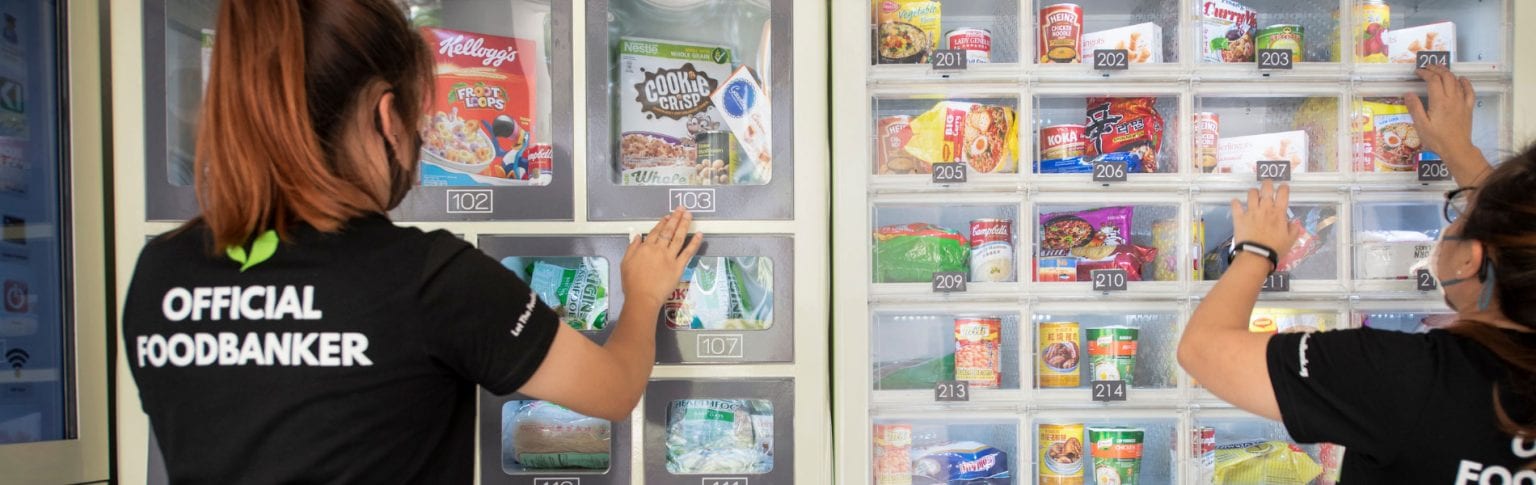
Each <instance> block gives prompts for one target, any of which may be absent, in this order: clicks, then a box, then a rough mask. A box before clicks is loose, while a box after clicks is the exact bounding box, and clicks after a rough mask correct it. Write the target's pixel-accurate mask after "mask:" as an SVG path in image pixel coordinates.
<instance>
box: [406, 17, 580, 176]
mask: <svg viewBox="0 0 1536 485" xmlns="http://www.w3.org/2000/svg"><path fill="white" fill-rule="evenodd" d="M421 32H422V35H423V36H425V37H426V40H427V45H428V46H429V47H430V48H431V49H432V52H433V56H432V57H433V60H434V61H435V63H436V80H437V84H436V90H435V91H434V93H435V94H434V95H433V97H432V101H431V103H430V106H429V107H428V110H427V113H426V114H427V116H426V119H425V120H423V126H422V138H423V140H422V141H423V146H422V155H423V157H422V161H423V163H424V164H426V165H428V166H432V167H437V169H431V168H424V169H423V184H424V185H456V184H457V183H456V180H454V179H453V178H452V175H451V174H470V175H475V176H479V177H481V178H477V179H475V181H476V182H479V183H481V184H485V183H492V184H496V182H499V181H502V180H520V181H531V180H533V179H535V178H536V177H537V176H538V175H539V174H540V173H541V172H543V171H547V170H549V168H550V167H548V166H547V165H549V158H550V157H549V155H550V152H549V150H548V147H547V146H538V145H537V144H538V143H539V142H540V141H539V140H534V139H533V136H532V133H533V128H534V126H535V124H536V123H535V122H536V120H535V118H534V113H533V103H534V97H535V96H536V91H535V89H534V88H535V86H534V79H533V77H532V76H533V74H534V72H535V71H536V68H537V66H536V65H535V56H536V54H535V53H536V52H537V49H536V48H535V46H536V45H537V44H536V43H535V42H534V41H532V40H528V39H518V38H512V37H498V36H494V35H485V34H479V33H475V32H463V31H457V30H449V29H441V28H434V27H425V28H422V29H421ZM439 173H443V174H444V175H442V176H441V177H439V176H438V175H435V174H439ZM434 178H442V180H441V181H438V182H434V180H432V179H434ZM544 183H547V182H544Z"/></svg>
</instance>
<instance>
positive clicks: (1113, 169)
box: [1093, 162, 1126, 184]
mask: <svg viewBox="0 0 1536 485" xmlns="http://www.w3.org/2000/svg"><path fill="white" fill-rule="evenodd" d="M1125 167H1126V165H1125V162H1093V181H1094V182H1095V183H1103V184H1108V183H1113V182H1124V181H1126V168H1125Z"/></svg>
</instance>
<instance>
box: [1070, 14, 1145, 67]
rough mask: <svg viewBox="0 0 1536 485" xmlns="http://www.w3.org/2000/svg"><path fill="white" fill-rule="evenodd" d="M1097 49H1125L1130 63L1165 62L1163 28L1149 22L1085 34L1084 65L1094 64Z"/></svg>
mask: <svg viewBox="0 0 1536 485" xmlns="http://www.w3.org/2000/svg"><path fill="white" fill-rule="evenodd" d="M1097 49H1125V50H1126V51H1128V52H1127V53H1128V54H1129V56H1130V59H1129V61H1130V63H1132V64H1143V63H1149V62H1150V63H1160V62H1163V28H1162V27H1161V26H1159V25H1157V24H1154V23H1151V22H1147V23H1141V24H1136V25H1131V26H1128V27H1120V28H1118V29H1109V30H1101V31H1098V32H1088V33H1085V34H1083V53H1082V54H1083V63H1084V64H1090V63H1092V62H1093V51H1094V50H1097Z"/></svg>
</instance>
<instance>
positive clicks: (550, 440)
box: [502, 401, 613, 469]
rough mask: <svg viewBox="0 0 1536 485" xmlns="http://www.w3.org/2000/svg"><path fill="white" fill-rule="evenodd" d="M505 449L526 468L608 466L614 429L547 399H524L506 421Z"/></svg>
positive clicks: (600, 467) (607, 424)
mask: <svg viewBox="0 0 1536 485" xmlns="http://www.w3.org/2000/svg"><path fill="white" fill-rule="evenodd" d="M503 426H504V429H503V430H502V439H503V440H504V441H503V443H502V448H503V449H504V450H510V451H511V452H512V453H513V459H514V460H515V462H516V463H518V464H521V465H522V466H523V467H525V468H536V469H551V468H590V469H605V468H608V462H609V453H610V451H611V449H612V448H611V446H612V436H613V435H612V429H611V425H610V424H609V423H608V421H607V420H603V419H598V418H591V417H587V416H583V415H581V414H578V413H577V412H575V411H571V410H569V409H566V408H564V407H562V406H560V405H557V404H554V403H550V402H546V401H524V402H523V403H522V405H521V406H519V407H518V408H517V413H516V414H514V415H513V417H512V419H511V420H510V421H506V422H505V423H504V425H503Z"/></svg>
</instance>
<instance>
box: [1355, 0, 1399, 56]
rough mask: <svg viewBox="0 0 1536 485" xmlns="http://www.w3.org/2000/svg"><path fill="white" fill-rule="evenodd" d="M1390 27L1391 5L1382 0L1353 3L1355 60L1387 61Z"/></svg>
mask: <svg viewBox="0 0 1536 485" xmlns="http://www.w3.org/2000/svg"><path fill="white" fill-rule="evenodd" d="M1391 27H1392V6H1390V5H1387V2H1385V1H1383V0H1361V1H1360V3H1358V4H1355V27H1354V29H1353V30H1354V34H1355V62H1360V63H1366V64H1380V63H1385V62H1387V42H1386V35H1387V29H1389V28H1391Z"/></svg>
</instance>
